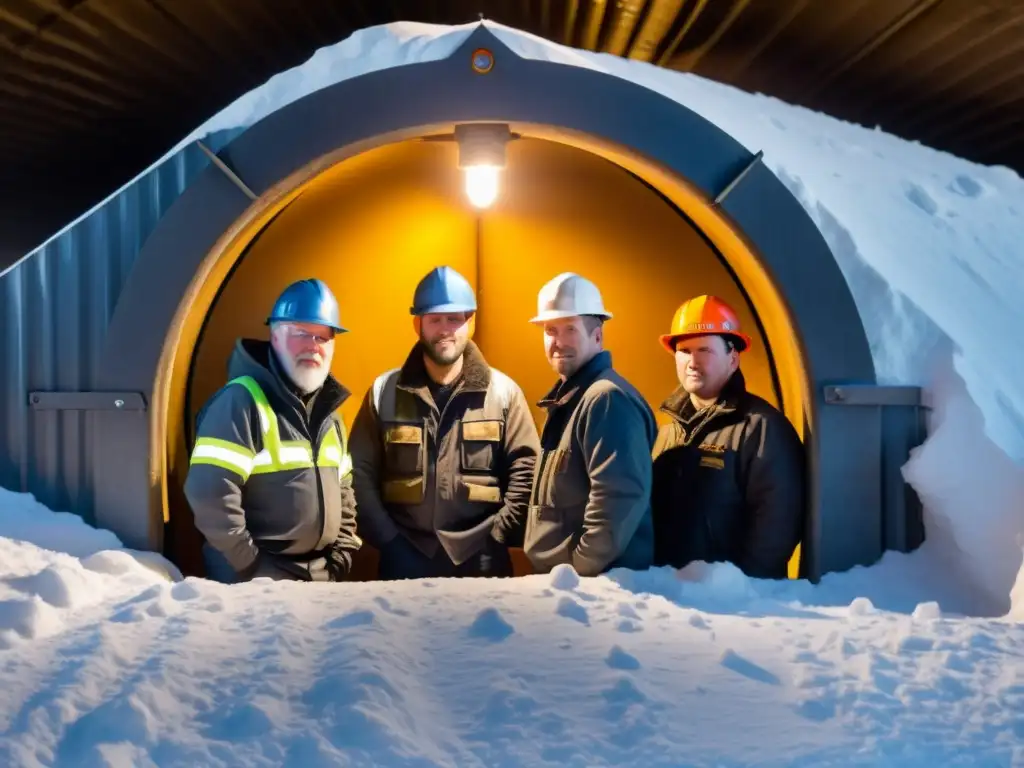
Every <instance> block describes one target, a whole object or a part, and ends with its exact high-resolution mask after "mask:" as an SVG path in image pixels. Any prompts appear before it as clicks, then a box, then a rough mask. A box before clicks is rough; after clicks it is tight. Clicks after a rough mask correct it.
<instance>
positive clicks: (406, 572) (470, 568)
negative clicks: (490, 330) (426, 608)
mask: <svg viewBox="0 0 1024 768" xmlns="http://www.w3.org/2000/svg"><path fill="white" fill-rule="evenodd" d="M475 312H476V297H475V295H474V292H473V289H472V287H471V286H470V284H469V283H468V282H467V281H466V279H465V278H464V277H463V276H462V275H460V274H459V273H458V272H456V271H455V270H454V269H451V268H450V267H438V268H437V269H434V270H433V271H431V272H430V273H429V274H427V275H426V276H425V277H424V278H423V279H422V280H421V281H420V283H419V285H418V286H417V287H416V291H415V295H414V297H413V306H412V310H411V314H412V316H413V327H414V328H415V330H416V334H417V336H418V337H419V341H418V342H417V344H416V345H415V347H414V348H413V349H412V351H411V353H410V354H409V356H408V357H407V358H406V361H405V364H404V365H403V366H402V367H401V368H396V369H394V370H392V371H388V372H386V373H383V374H381V375H380V376H378V377H377V379H376V380H375V381H374V383H373V386H372V387H371V388H370V391H369V392H367V394H366V399H365V400H364V401H363V404H362V408H361V409H360V411H359V413H358V415H357V416H356V419H355V422H354V423H353V425H352V455H353V459H354V464H355V469H354V474H355V488H356V498H357V500H358V504H359V533H360V535H361V536H363V538H365V539H366V541H367V542H369V543H370V544H372V545H373V546H374V547H375V548H377V549H378V550H379V552H380V568H379V575H380V578H381V579H412V578H427V577H442V576H479V577H483V576H511V575H512V562H511V558H510V555H509V551H508V547H509V546H515V545H516V544H517V543H518V539H521V538H522V530H523V524H524V522H525V519H526V510H527V505H528V504H529V498H530V485H531V482H532V480H533V463H534V459H535V457H536V455H537V449H538V438H537V428H536V426H534V423H533V418H532V417H531V415H530V409H529V406H528V405H527V403H526V398H525V396H524V395H523V392H522V390H521V389H520V388H519V387H518V386H517V385H516V383H515V382H514V381H512V379H510V378H509V377H508V376H506V375H505V374H503V373H501V372H500V371H497V370H495V369H494V368H491V367H490V366H489V365H488V364H487V361H486V360H485V359H484V356H483V355H482V354H481V352H480V350H479V348H478V347H477V346H476V344H474V343H473V342H472V341H471V337H472V323H473V316H474V313H475Z"/></svg>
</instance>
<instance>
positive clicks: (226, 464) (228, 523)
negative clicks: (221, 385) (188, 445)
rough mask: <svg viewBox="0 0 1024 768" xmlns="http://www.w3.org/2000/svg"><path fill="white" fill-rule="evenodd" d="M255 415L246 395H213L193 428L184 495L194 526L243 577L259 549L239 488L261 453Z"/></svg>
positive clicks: (234, 389)
mask: <svg viewBox="0 0 1024 768" xmlns="http://www.w3.org/2000/svg"><path fill="white" fill-rule="evenodd" d="M257 419H258V415H257V413H256V407H255V404H253V402H252V399H251V397H250V396H249V394H248V392H246V391H245V389H243V388H242V387H238V386H230V387H226V388H225V389H223V390H221V391H220V392H219V393H218V394H217V395H215V396H214V398H213V399H212V401H211V402H210V403H209V404H208V405H207V407H206V409H205V411H204V413H203V414H202V416H201V418H200V420H199V424H198V425H197V428H196V443H195V446H194V447H193V449H192V455H191V458H190V460H189V470H188V476H187V477H186V478H185V487H184V492H185V497H186V498H187V499H188V502H189V505H190V506H191V507H192V513H193V515H194V516H195V522H196V528H198V529H199V531H200V533H202V534H203V536H205V537H206V540H207V541H208V542H209V543H210V545H211V546H212V547H214V548H216V549H217V550H219V551H220V552H221V553H222V554H223V555H224V557H225V558H226V559H227V561H228V563H230V564H231V567H232V568H234V569H235V571H237V572H238V573H239V574H240V575H241V576H242V577H243V578H248V576H249V575H250V574H251V573H253V572H254V571H255V570H256V568H257V566H258V562H257V560H258V558H259V554H260V553H259V549H258V548H257V546H256V544H255V542H254V541H253V539H252V536H251V535H250V533H249V531H248V529H247V528H246V522H245V510H244V509H243V507H242V488H243V486H244V485H245V483H246V481H247V480H248V479H249V474H250V472H251V471H252V462H253V457H254V456H255V455H256V454H257V453H259V451H260V450H262V442H263V441H262V437H261V435H260V433H259V430H258V427H257Z"/></svg>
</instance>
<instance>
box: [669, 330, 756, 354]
mask: <svg viewBox="0 0 1024 768" xmlns="http://www.w3.org/2000/svg"><path fill="white" fill-rule="evenodd" d="M700 336H727V337H729V338H731V339H732V340H733V341H737V342H739V343H740V344H741V345H742V346H741V347H739V348H738V349H737V350H736V351H737V352H746V351H747V350H748V349H750V346H751V339H750V337H749V336H747V334H745V333H739V332H738V331H728V332H724V333H716V332H715V331H705V332H703V333H666V334H664V335H662V336H659V337H658V341H660V342H661V346H663V347H664V348H665V349H666V351H668V353H669V354H670V355H674V354H675V353H676V344H678V343H679V342H680V341H681V340H683V339H696V338H698V337H700Z"/></svg>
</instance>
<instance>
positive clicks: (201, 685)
mask: <svg viewBox="0 0 1024 768" xmlns="http://www.w3.org/2000/svg"><path fill="white" fill-rule="evenodd" d="M13 533H17V534H18V535H19V536H21V537H22V538H21V540H15V539H13V538H11V534H13ZM47 537H52V540H53V541H55V542H57V543H58V544H59V543H60V542H67V541H72V540H79V541H80V542H82V543H81V545H80V546H79V545H76V546H75V547H74V551H76V552H77V553H78V554H79V556H78V557H74V556H72V555H70V554H67V553H57V552H53V551H50V550H45V549H41V548H39V547H37V546H36V545H35V544H32V543H30V542H31V541H38V540H44V539H45V538H47ZM108 547H109V548H108ZM0 558H2V559H0V562H2V563H3V566H2V567H0V669H2V678H0V682H2V684H3V689H4V696H3V697H0V764H3V765H17V766H26V768H28V767H31V766H39V765H129V764H130V765H138V766H155V765H160V766H193V765H205V766H230V765H239V764H244V765H253V766H262V765H267V766H270V765H281V764H288V765H291V764H296V765H298V764H302V765H338V766H343V765H402V766H459V767H460V768H461V767H462V766H483V765H488V766H490V765H501V766H518V765H530V766H547V765H550V766H556V765H557V766H567V765H568V766H590V765H645V766H648V765H649V766H676V765H680V764H686V765H705V764H715V765H750V764H756V765H759V766H783V765H785V766H792V765H805V764H806V765H823V766H828V765H843V766H850V765H864V766H869V765H870V766H884V765H900V766H907V765H920V766H922V767H924V766H929V765H934V764H941V765H982V764H991V765H1007V764H1011V763H1013V762H1014V761H1020V760H1024V747H1022V746H1021V745H1022V740H1024V714H1022V713H1024V680H1022V678H1021V672H1020V669H1019V665H1017V664H1015V663H1014V660H1016V659H1019V658H1020V656H1021V654H1022V653H1024V625H1015V624H1013V623H1011V622H1009V621H1006V620H1003V619H963V618H955V617H953V616H950V615H948V613H947V610H948V607H949V606H952V605H954V603H955V600H956V598H955V596H953V595H944V596H941V598H940V599H941V600H942V601H943V602H944V603H945V604H944V605H943V606H940V605H939V603H938V602H936V601H934V600H931V599H927V598H928V597H929V596H930V595H934V593H935V584H934V583H933V584H925V583H924V582H923V581H921V580H920V579H918V578H916V577H917V576H918V575H919V574H917V573H915V572H914V571H911V570H908V565H910V564H911V562H912V561H911V559H909V558H906V557H896V558H887V559H886V560H884V561H883V562H882V563H881V564H880V565H878V566H876V567H875V568H870V569H856V570H855V571H852V572H850V573H849V574H837V575H832V576H829V577H827V579H826V580H825V581H824V582H823V583H822V584H821V585H819V586H817V587H811V586H810V585H809V584H807V583H806V582H765V581H755V580H751V579H748V578H747V577H745V576H744V575H743V574H742V573H741V572H740V571H739V570H738V569H736V568H735V567H733V566H731V565H724V564H719V565H714V566H708V565H705V564H700V563H698V564H694V565H692V566H690V567H688V568H686V569H684V570H683V571H681V572H680V573H678V574H677V573H676V572H674V571H672V570H671V569H668V568H663V569H654V570H651V571H648V572H646V573H633V572H628V571H616V572H612V573H610V574H608V575H607V576H602V577H598V578H580V577H579V576H578V575H577V574H576V573H575V572H574V571H573V570H572V569H571V568H569V567H567V566H560V567H559V568H556V569H555V570H554V571H553V572H552V573H551V574H549V575H545V576H530V577H526V578H523V579H516V580H508V579H503V580H488V579H472V580H454V579H424V580H419V581H414V582H386V583H384V582H379V583H350V584H345V585H334V584H294V583H275V582H269V581H267V580H257V581H255V582H251V583H248V584H241V585H234V586H224V585H221V584H217V583H214V582H208V581H204V580H201V579H192V578H190V579H186V580H180V577H176V580H175V581H171V580H168V579H165V578H161V577H159V576H158V575H157V574H156V573H155V572H154V571H152V570H150V569H147V568H145V567H142V566H141V565H139V564H138V562H137V561H136V560H134V558H132V557H130V556H129V555H128V554H127V553H124V552H123V550H120V549H118V548H117V544H116V542H115V541H114V540H113V539H111V537H110V535H109V534H107V533H105V532H103V531H96V530H94V529H91V528H89V527H88V526H86V525H85V524H84V523H82V522H81V521H80V520H78V519H76V518H74V517H73V516H69V515H64V514H56V513H53V512H51V511H50V510H47V509H46V508H45V507H41V506H40V505H38V504H37V503H36V502H35V501H34V499H32V498H31V497H30V496H27V495H22V494H10V493H7V494H4V495H3V496H0ZM894 585H897V588H895V589H894V588H893V586H894ZM851 595H852V596H853V597H851ZM11 596H16V597H17V600H14V599H10V598H11ZM950 599H952V600H953V602H952V603H951V602H949V600H950ZM13 606H22V607H23V608H22V609H20V610H14V608H13ZM954 610H955V608H954Z"/></svg>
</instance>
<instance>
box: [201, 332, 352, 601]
mask: <svg viewBox="0 0 1024 768" xmlns="http://www.w3.org/2000/svg"><path fill="white" fill-rule="evenodd" d="M239 377H251V380H252V381H253V382H255V383H256V384H258V385H259V389H261V390H262V392H263V394H264V395H265V397H266V400H267V403H268V405H269V407H270V410H271V411H272V413H268V414H264V413H262V412H261V408H260V406H259V405H258V404H257V402H256V399H255V398H254V395H253V393H252V392H251V391H250V390H249V389H247V388H246V386H245V385H244V384H243V383H230V382H232V381H233V380H236V379H238V378H239ZM228 380H229V384H228V385H226V386H225V387H222V388H221V389H220V390H219V391H218V392H217V393H216V394H214V395H213V397H212V398H211V399H210V400H209V401H208V402H207V404H206V405H205V406H204V408H203V410H202V411H201V412H200V415H199V418H198V420H197V434H196V445H195V447H194V448H193V451H192V458H191V461H190V467H189V473H188V477H187V478H186V480H185V495H186V497H187V498H188V501H189V504H190V505H191V506H192V511H193V513H194V515H195V521H196V527H197V528H198V529H199V531H200V532H201V533H202V534H203V535H204V536H205V537H206V539H207V541H209V543H210V544H211V545H212V546H213V547H215V548H216V549H218V550H220V552H221V553H223V555H224V556H225V558H226V559H227V560H228V562H229V563H230V564H231V566H232V567H233V568H234V569H235V570H236V571H237V572H238V574H239V576H240V577H241V578H242V579H249V578H253V577H254V576H257V575H258V576H270V577H272V578H292V579H300V580H313V581H330V580H334V579H336V578H338V577H339V576H342V575H344V573H346V572H347V570H348V568H349V567H350V566H351V557H352V553H353V552H355V551H356V550H357V549H358V548H359V546H360V541H359V539H358V537H357V536H356V525H355V512H356V509H355V495H354V493H353V491H352V475H351V471H350V470H351V458H350V457H349V456H348V454H347V447H346V445H345V443H346V440H345V429H344V425H343V424H342V422H341V419H340V417H339V416H338V415H337V414H336V413H335V411H336V409H337V408H339V407H340V406H341V404H342V403H343V402H344V401H345V399H346V398H347V397H348V394H349V393H348V391H347V390H346V389H345V388H344V387H342V386H341V385H340V384H339V383H338V382H337V380H335V379H334V377H332V376H328V377H327V380H326V382H325V383H324V385H323V387H321V389H320V390H319V391H318V392H317V393H316V394H315V396H314V397H312V398H306V401H305V402H304V400H303V399H300V397H299V395H298V394H297V393H296V391H295V389H294V387H293V386H292V385H291V383H290V380H288V379H287V377H286V374H284V373H283V372H282V371H281V370H280V368H279V365H278V363H277V359H276V355H275V354H274V353H273V352H272V351H271V347H270V344H269V343H268V342H265V341H256V340H251V339H240V340H239V341H238V342H237V343H236V346H235V349H234V352H233V354H232V356H231V360H230V363H229V365H228ZM264 416H268V417H269V418H267V419H265V418H264ZM274 426H276V428H277V430H278V438H279V440H280V442H281V443H282V446H281V448H280V456H278V457H276V464H272V463H271V462H273V461H274V460H275V457H273V455H272V454H273V451H272V450H271V449H272V446H273V444H274V440H273V434H272V431H268V429H269V430H272V429H273V427H274Z"/></svg>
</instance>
